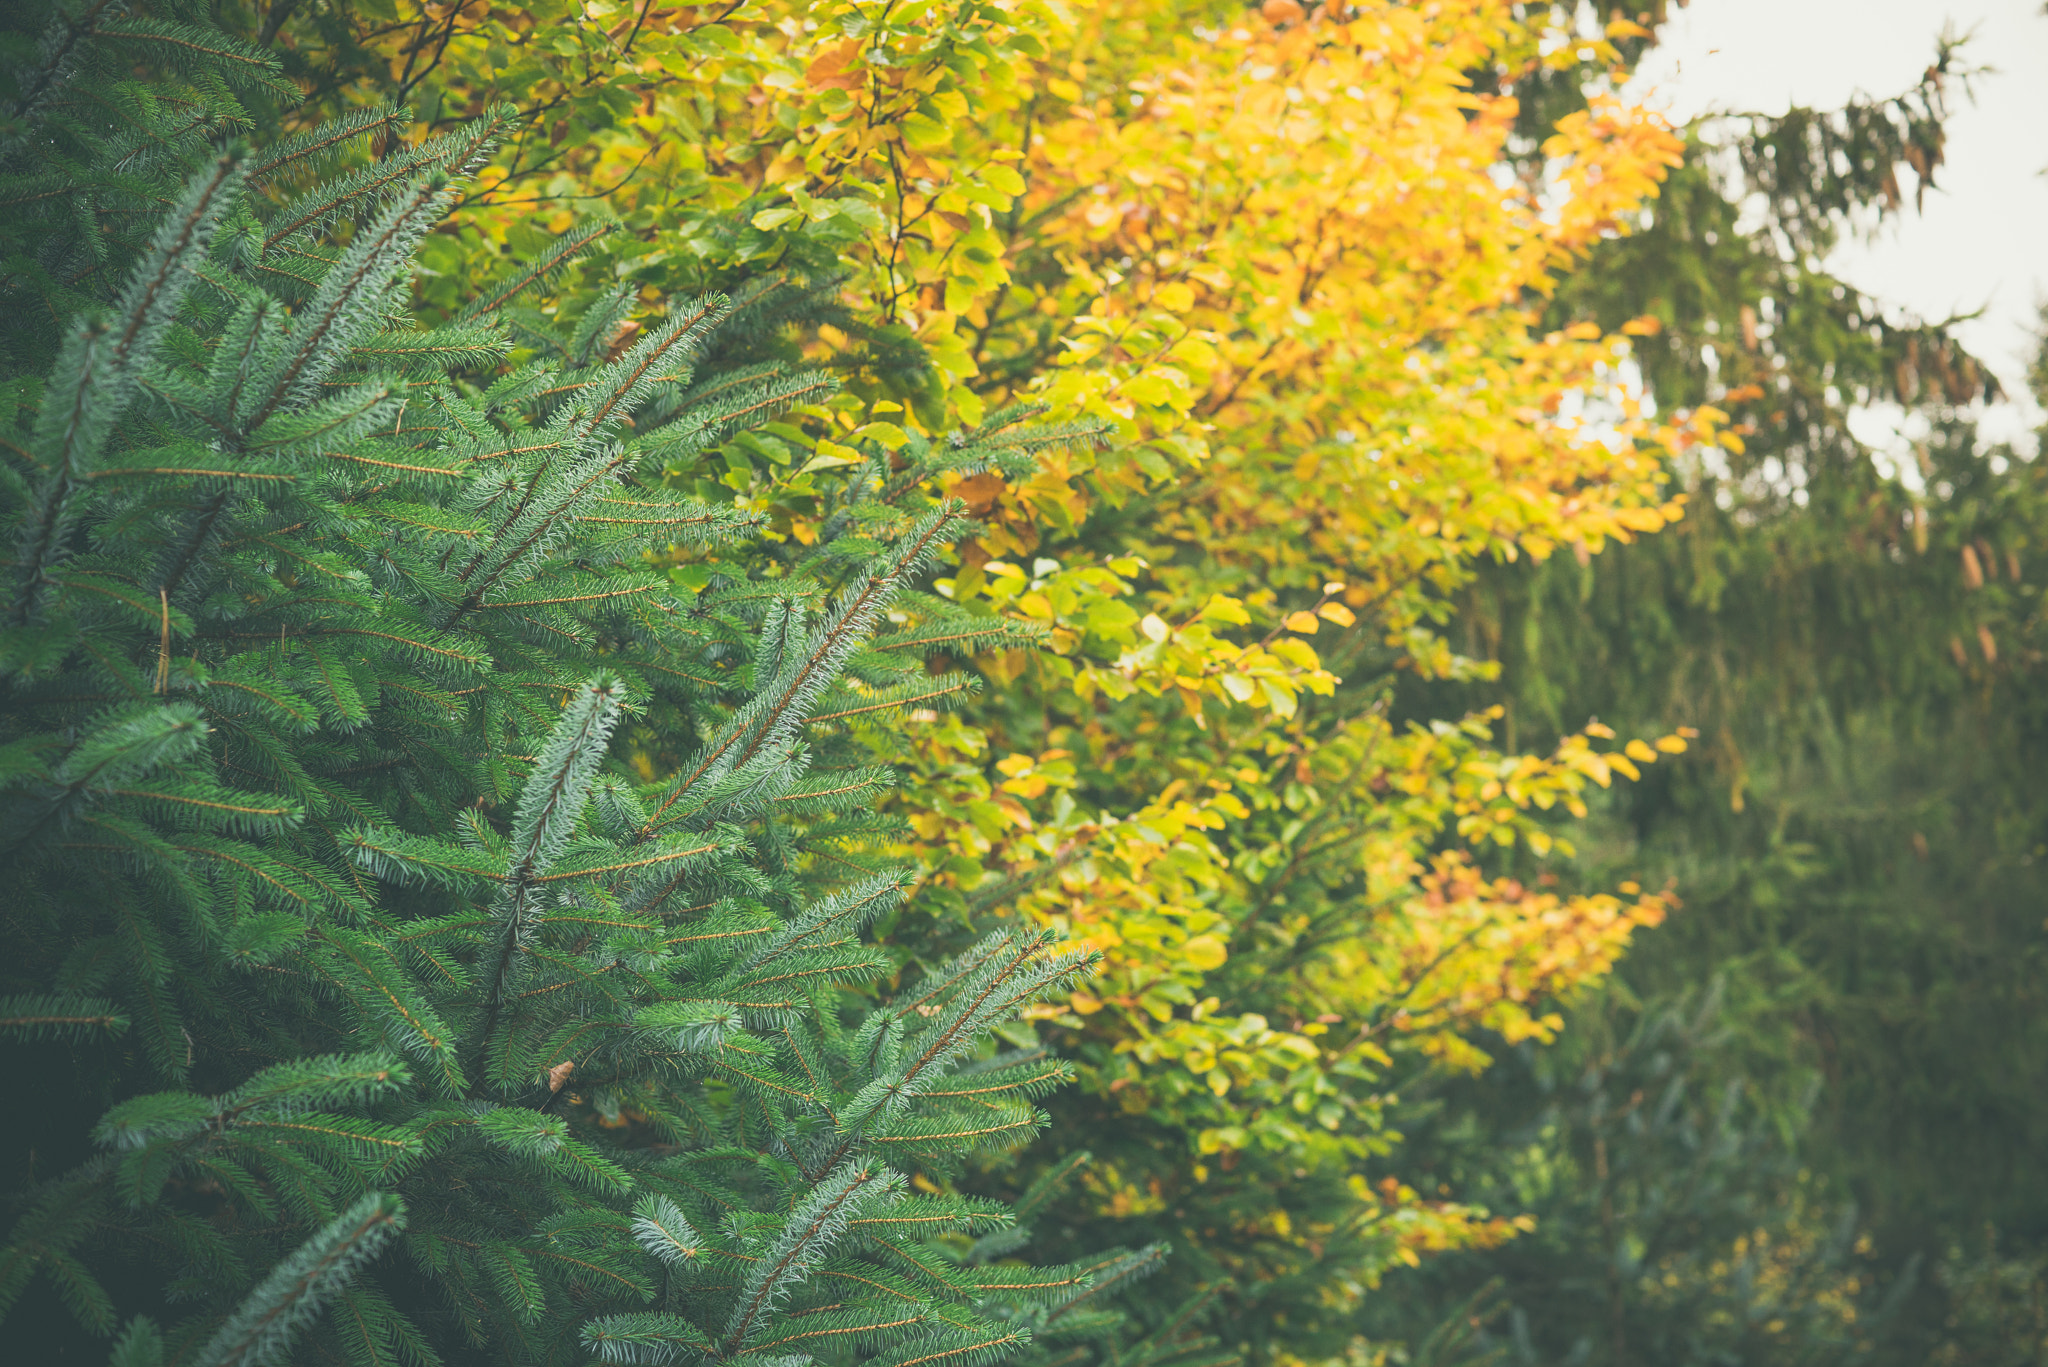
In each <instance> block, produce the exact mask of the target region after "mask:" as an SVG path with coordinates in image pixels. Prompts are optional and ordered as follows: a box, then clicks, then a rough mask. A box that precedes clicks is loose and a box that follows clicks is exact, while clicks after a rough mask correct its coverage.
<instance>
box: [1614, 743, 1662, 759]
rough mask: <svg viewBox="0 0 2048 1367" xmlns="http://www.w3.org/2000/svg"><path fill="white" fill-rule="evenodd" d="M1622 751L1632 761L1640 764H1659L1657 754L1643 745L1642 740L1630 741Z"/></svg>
mask: <svg viewBox="0 0 2048 1367" xmlns="http://www.w3.org/2000/svg"><path fill="white" fill-rule="evenodd" d="M1622 750H1623V752H1624V753H1626V754H1627V755H1628V757H1629V758H1630V759H1632V760H1634V761H1635V762H1636V763H1638V764H1655V763H1656V762H1657V752H1656V751H1655V750H1652V749H1651V748H1650V747H1649V746H1647V745H1645V744H1643V742H1641V741H1640V740H1632V741H1630V742H1629V743H1628V744H1627V745H1624V746H1623V747H1622Z"/></svg>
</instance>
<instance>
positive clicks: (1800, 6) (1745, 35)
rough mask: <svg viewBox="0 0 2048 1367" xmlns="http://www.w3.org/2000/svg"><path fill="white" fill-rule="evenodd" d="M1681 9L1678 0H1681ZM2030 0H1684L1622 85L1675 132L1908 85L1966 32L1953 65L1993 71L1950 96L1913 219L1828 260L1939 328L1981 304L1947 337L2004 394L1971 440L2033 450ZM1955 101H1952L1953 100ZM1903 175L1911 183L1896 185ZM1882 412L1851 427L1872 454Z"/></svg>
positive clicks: (2043, 102)
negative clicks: (2029, 380)
mask: <svg viewBox="0 0 2048 1367" xmlns="http://www.w3.org/2000/svg"><path fill="white" fill-rule="evenodd" d="M1681 3H1682V0H1681ZM2042 8H2043V0H1692V4H1691V5H1690V6H1689V7H1688V8H1686V9H1676V8H1674V10H1673V12H1672V16H1671V20H1670V22H1669V23H1668V24H1667V25H1666V26H1665V30H1664V33H1663V35H1662V41H1661V43H1660V44H1659V46H1658V47H1657V48H1655V49H1653V50H1652V52H1651V53H1650V55H1649V56H1648V58H1647V59H1646V60H1645V62H1644V63H1643V66H1642V67H1641V69H1639V70H1638V72H1637V73H1636V81H1635V84H1634V86H1633V87H1632V90H1645V89H1646V90H1649V91H1650V92H1652V93H1651V94H1650V96H1649V98H1650V100H1651V102H1652V103H1653V104H1658V105H1661V106H1663V107H1664V108H1665V109H1666V110H1667V112H1668V113H1669V114H1670V115H1671V117H1672V118H1673V119H1675V120H1679V121H1683V120H1685V119H1689V118H1691V117H1693V116H1695V115H1697V114H1702V113H1707V112H1711V111H1755V112H1759V113H1780V112H1782V111H1783V110H1784V109H1785V108H1786V107H1787V106H1788V105H1790V104H1793V103H1797V104H1802V105H1806V106H1808V107H1811V108H1818V109H1825V108H1829V107H1833V106H1838V105H1840V104H1842V103H1843V102H1844V101H1845V100H1846V99H1847V98H1848V97H1849V96H1850V95H1851V94H1853V93H1854V92H1857V91H1862V92H1864V93H1867V94H1873V95H1891V94H1896V93H1899V92H1901V91H1904V90H1905V89H1906V88H1907V87H1909V86H1911V85H1912V84H1913V83H1914V82H1915V81H1916V80H1917V79H1918V78H1919V75H1920V73H1921V72H1922V71H1923V70H1925V69H1926V67H1927V64H1928V62H1929V61H1930V60H1931V59H1932V57H1933V54H1934V45H1935V39H1936V38H1937V37H1938V36H1939V35H1940V33H1941V32H1942V29H1943V27H1944V25H1952V26H1953V27H1954V29H1955V30H1956V31H1957V32H1959V33H1965V34H1970V35H1971V41H1970V43H1969V44H1968V46H1967V47H1965V49H1964V52H1963V55H1964V58H1965V60H1966V61H1968V62H1970V63H1973V64H1975V65H1979V66H1988V67H1991V68H1993V70H1992V71H1991V72H1989V73H1988V74H1986V75H1983V76H1981V77H1979V78H1977V80H1976V81H1975V82H1974V83H1973V89H1974V91H1975V95H1976V98H1975V100H1974V101H1968V100H1963V99H1961V98H1960V97H1959V98H1958V99H1957V101H1956V104H1957V109H1956V113H1955V117H1954V118H1953V119H1952V120H1951V122H1950V124H1949V137H1948V146H1947V149H1946V150H1947V157H1948V162H1947V165H1946V166H1944V167H1942V168H1941V169H1940V170H1939V171H1937V172H1936V173H1935V184H1936V186H1937V187H1938V188H1937V189H1935V190H1932V191H1930V192H1929V193H1928V195H1927V199H1926V204H1925V208H1924V211H1923V212H1922V213H1921V214H1919V215H1918V216H1915V215H1913V214H1912V213H1911V212H1910V211H1909V212H1908V213H1907V215H1906V216H1905V218H1904V219H1903V220H1902V221H1901V222H1900V223H1899V224H1898V226H1896V227H1893V228H1888V229H1886V230H1885V231H1884V232H1883V233H1882V234H1881V235H1880V236H1879V237H1878V239H1877V240H1876V241H1875V242H1871V243H1868V244H1865V243H1860V242H1859V243H1849V244H1845V245H1844V246H1843V247H1842V249H1841V250H1840V251H1839V252H1838V253H1837V254H1836V256H1835V258H1834V261H1833V262H1832V263H1831V264H1832V267H1833V269H1834V270H1835V271H1836V272H1837V273H1839V274H1840V275H1841V276H1842V277H1843V278H1844V279H1846V280H1847V281H1849V283H1851V284H1853V285H1855V286H1856V287H1858V288H1859V289H1861V290H1863V291H1864V292H1866V293H1868V294H1871V295H1873V296H1875V297H1876V298H1878V299H1881V300H1884V301H1885V302H1886V303H1887V304H1889V305H1892V306H1894V307H1896V308H1901V309H1905V310H1910V311H1911V312H1913V313H1915V314H1918V315H1919V316H1920V317H1922V318H1927V319H1940V318H1944V317H1947V316H1949V315H1951V314H1955V313H1968V312H1971V311H1973V310H1977V309H1982V310H1983V311H1984V313H1983V316H1982V317H1981V318H1978V319H1976V320H1974V321H1972V322H1969V323H1966V324H1964V325H1963V327H1962V328H1961V336H1962V339H1963V343H1964V345H1965V346H1967V347H1968V348H1969V349H1970V350H1971V352H1972V353H1974V354H1975V355H1976V356H1978V357H1979V358H1980V359H1982V360H1983V361H1985V362H1986V363H1988V364H1989V365H1990V367H1991V369H1992V370H1993V372H1995V373H1996V374H1997V376H1998V378H1999V380H2000V382H2001V384H2002V385H2003V386H2004V388H2005V389H2006V391H2007V393H2008V394H2011V395H2013V396H2016V397H2019V398H2021V401H2020V402H2014V403H2007V404H2000V405H1996V406H1995V407H1994V410H1993V411H1991V412H1988V413H1986V414H1985V415H1984V419H1985V421H1984V429H1983V430H1984V435H1985V436H1986V437H1988V438H1990V439H1993V440H2011V441H2014V442H2015V443H2016V444H2018V445H2020V446H2021V447H2022V449H2024V450H2026V451H2028V452H2031V451H2032V450H2033V447H2034V442H2033V440H2032V429H2033V428H2035V427H2037V426H2038V425H2040V424H2041V422H2042V421H2043V414H2042V413H2041V411H2040V410H2039V409H2038V408H2035V407H2034V406H2033V405H2032V404H2031V402H2027V401H2025V400H2024V399H2023V397H2022V396H2024V395H2025V393H2026V388H2025V373H2026V362H2027V358H2028V357H2029V356H2030V355H2031V354H2032V352H2033V348H2034V345H2035V343H2034V334H2035V331H2036V329H2037V328H2038V327H2039V325H2040V316H2041V315H2040V308H2041V306H2042V305H2043V304H2044V303H2048V16H2044V15H2043V13H2042ZM1958 94H1959V92H1958ZM1904 178H1906V179H1908V180H1909V182H1910V178H1909V177H1904ZM1896 416H1897V415H1896V413H1895V412H1894V413H1891V414H1887V413H1884V412H1882V411H1873V412H1870V413H1866V414H1863V415H1860V420H1859V421H1858V422H1857V423H1855V424H1853V426H1854V427H1855V429H1856V430H1857V432H1858V434H1859V435H1860V436H1862V437H1864V439H1865V440H1867V441H1871V442H1872V443H1873V444H1875V445H1880V446H1889V445H1893V444H1894V442H1895V441H1896V438H1895V437H1894V438H1892V440H1887V437H1889V436H1891V433H1892V432H1895V431H1896Z"/></svg>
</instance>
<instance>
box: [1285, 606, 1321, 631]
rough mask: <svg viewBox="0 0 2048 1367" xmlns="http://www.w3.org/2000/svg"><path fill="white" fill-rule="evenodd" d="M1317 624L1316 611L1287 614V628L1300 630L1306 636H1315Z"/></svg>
mask: <svg viewBox="0 0 2048 1367" xmlns="http://www.w3.org/2000/svg"><path fill="white" fill-rule="evenodd" d="M1316 625H1317V624H1316V619H1315V614H1314V613H1310V612H1290V613H1288V614H1287V629H1288V630H1289V631H1298V632H1300V633H1301V634H1302V635H1304V636H1313V635H1315V634H1316Z"/></svg>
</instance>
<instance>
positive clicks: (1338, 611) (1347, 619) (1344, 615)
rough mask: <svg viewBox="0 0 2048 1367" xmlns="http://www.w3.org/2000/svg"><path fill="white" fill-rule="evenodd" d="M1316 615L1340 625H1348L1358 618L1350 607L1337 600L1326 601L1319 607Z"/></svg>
mask: <svg viewBox="0 0 2048 1367" xmlns="http://www.w3.org/2000/svg"><path fill="white" fill-rule="evenodd" d="M1316 616H1318V617H1320V618H1322V619H1323V620H1324V621H1326V622H1335V623H1336V624H1337V625H1338V626H1340V627H1348V626H1350V625H1351V624H1352V623H1353V622H1356V621H1357V620H1358V618H1357V617H1355V616H1353V615H1352V612H1351V609H1350V608H1347V607H1345V606H1344V605H1343V604H1342V603H1336V602H1331V603H1325V604H1323V605H1322V606H1321V607H1319V608H1317V609H1316Z"/></svg>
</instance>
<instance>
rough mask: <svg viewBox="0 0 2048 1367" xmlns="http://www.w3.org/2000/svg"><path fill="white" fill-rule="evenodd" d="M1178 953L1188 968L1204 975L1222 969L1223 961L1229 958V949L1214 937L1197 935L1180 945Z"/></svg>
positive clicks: (1218, 937)
mask: <svg viewBox="0 0 2048 1367" xmlns="http://www.w3.org/2000/svg"><path fill="white" fill-rule="evenodd" d="M1180 952H1181V957H1182V958H1183V959H1185V960H1186V961H1187V963H1188V965H1189V966H1190V967H1192V968H1197V969H1200V970H1201V971H1202V972H1204V973H1209V972H1213V971H1214V970H1216V969H1219V968H1221V967H1223V961H1224V960H1225V959H1228V958H1229V957H1230V950H1229V948H1228V947H1227V946H1226V945H1225V944H1224V943H1223V940H1222V937H1220V936H1216V935H1197V936H1195V937H1194V938H1193V939H1191V940H1189V941H1188V942H1187V943H1186V944H1184V945H1182V946H1181V947H1180Z"/></svg>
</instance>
